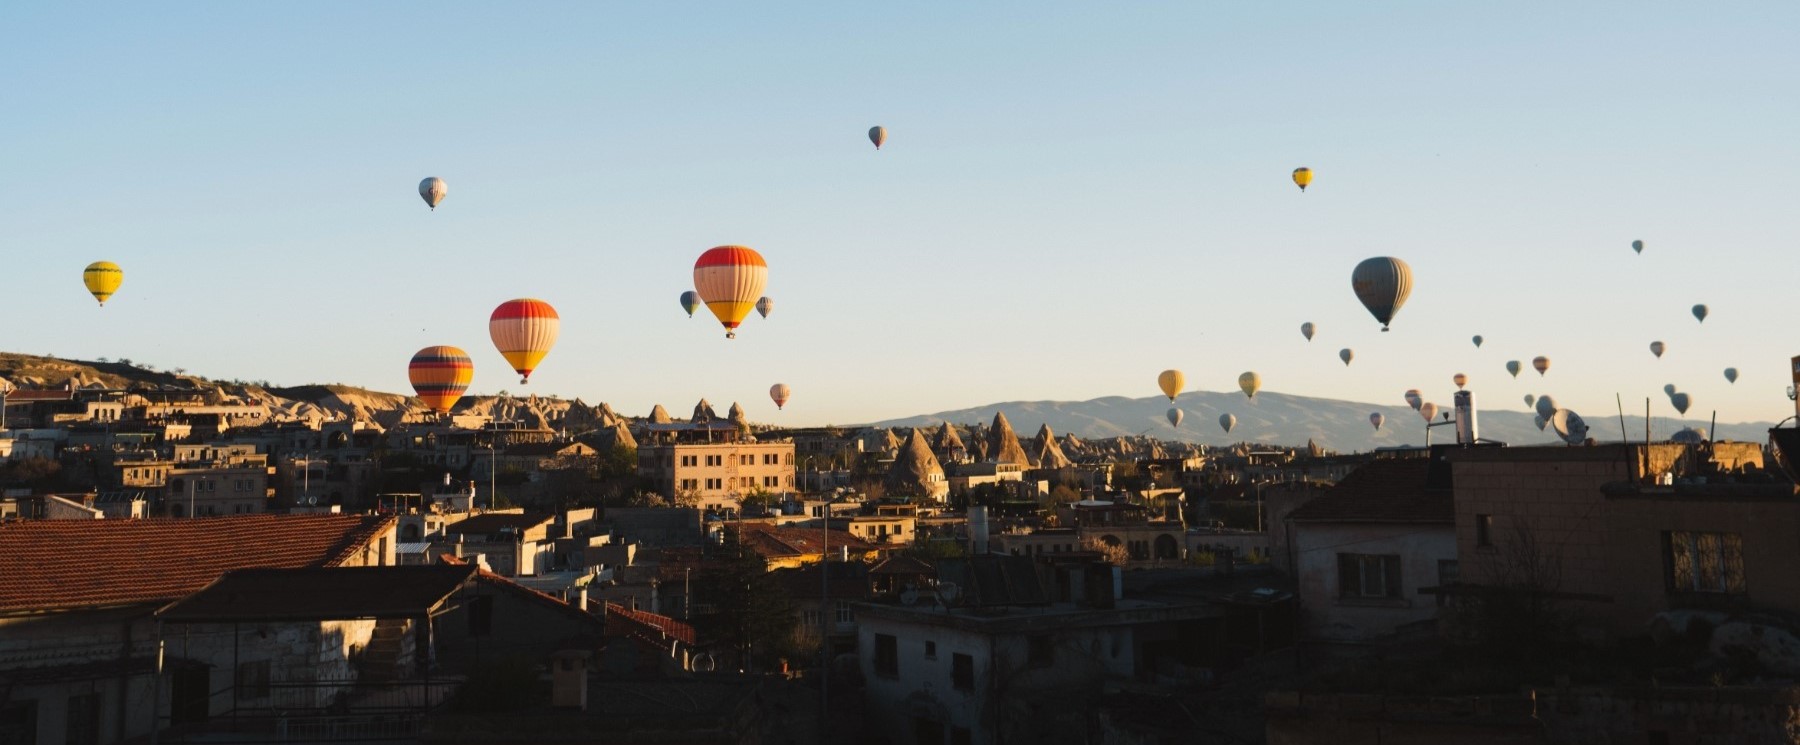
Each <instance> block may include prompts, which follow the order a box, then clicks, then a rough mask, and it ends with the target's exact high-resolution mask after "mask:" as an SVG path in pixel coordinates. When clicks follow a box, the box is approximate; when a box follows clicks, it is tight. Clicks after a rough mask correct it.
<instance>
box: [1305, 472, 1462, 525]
mask: <svg viewBox="0 0 1800 745" xmlns="http://www.w3.org/2000/svg"><path fill="white" fill-rule="evenodd" d="M1430 473H1431V461H1430V460H1427V459H1425V458H1401V459H1391V460H1374V461H1370V462H1368V463H1365V464H1363V466H1362V467H1361V468H1358V469H1356V470H1355V471H1351V472H1350V475H1349V476H1345V477H1344V480H1342V481H1339V482H1338V483H1337V486H1334V487H1332V488H1331V489H1330V490H1328V491H1326V492H1325V493H1324V494H1322V495H1320V496H1318V497H1316V498H1314V499H1313V500H1312V501H1310V502H1307V503H1306V504H1303V505H1301V506H1300V508H1299V509H1296V510H1294V511H1293V513H1291V514H1290V515H1289V516H1288V519H1290V520H1293V521H1295V522H1356V523H1442V524H1444V525H1452V524H1455V523H1456V504H1455V502H1454V501H1453V500H1452V498H1451V493H1450V490H1449V489H1441V488H1440V489H1434V488H1430V487H1429V486H1428V485H1427V480H1428V479H1429V478H1430Z"/></svg>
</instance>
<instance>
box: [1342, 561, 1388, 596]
mask: <svg viewBox="0 0 1800 745" xmlns="http://www.w3.org/2000/svg"><path fill="white" fill-rule="evenodd" d="M1338 597H1341V598H1398V597H1400V557H1399V556H1398V555H1393V554H1381V555H1377V554H1338Z"/></svg>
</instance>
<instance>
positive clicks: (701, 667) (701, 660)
mask: <svg viewBox="0 0 1800 745" xmlns="http://www.w3.org/2000/svg"><path fill="white" fill-rule="evenodd" d="M718 667H719V663H718V661H717V660H714V659H713V656H712V655H710V654H705V653H701V654H700V655H699V656H696V657H695V658H694V672H697V673H710V672H712V671H713V670H715V669H717V668H718Z"/></svg>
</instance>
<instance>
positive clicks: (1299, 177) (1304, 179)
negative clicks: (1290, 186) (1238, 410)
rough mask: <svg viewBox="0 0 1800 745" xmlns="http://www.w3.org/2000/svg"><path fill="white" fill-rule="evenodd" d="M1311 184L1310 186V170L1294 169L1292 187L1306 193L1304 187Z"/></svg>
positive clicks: (1303, 168) (1304, 168)
mask: <svg viewBox="0 0 1800 745" xmlns="http://www.w3.org/2000/svg"><path fill="white" fill-rule="evenodd" d="M1311 184H1312V169H1311V168H1306V167H1300V168H1296V169H1294V185H1295V186H1298V187H1300V190H1301V191H1306V187H1307V186H1309V185H1311Z"/></svg>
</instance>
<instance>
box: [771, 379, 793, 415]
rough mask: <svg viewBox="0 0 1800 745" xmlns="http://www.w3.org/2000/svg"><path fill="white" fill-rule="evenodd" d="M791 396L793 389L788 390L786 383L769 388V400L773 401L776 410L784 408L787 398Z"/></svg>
mask: <svg viewBox="0 0 1800 745" xmlns="http://www.w3.org/2000/svg"><path fill="white" fill-rule="evenodd" d="M792 395H794V389H792V388H789V387H788V386H787V384H786V383H776V384H775V385H772V386H769V398H770V399H772V400H774V401H775V408H776V409H781V408H784V407H786V406H787V402H788V397H789V396H792Z"/></svg>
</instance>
